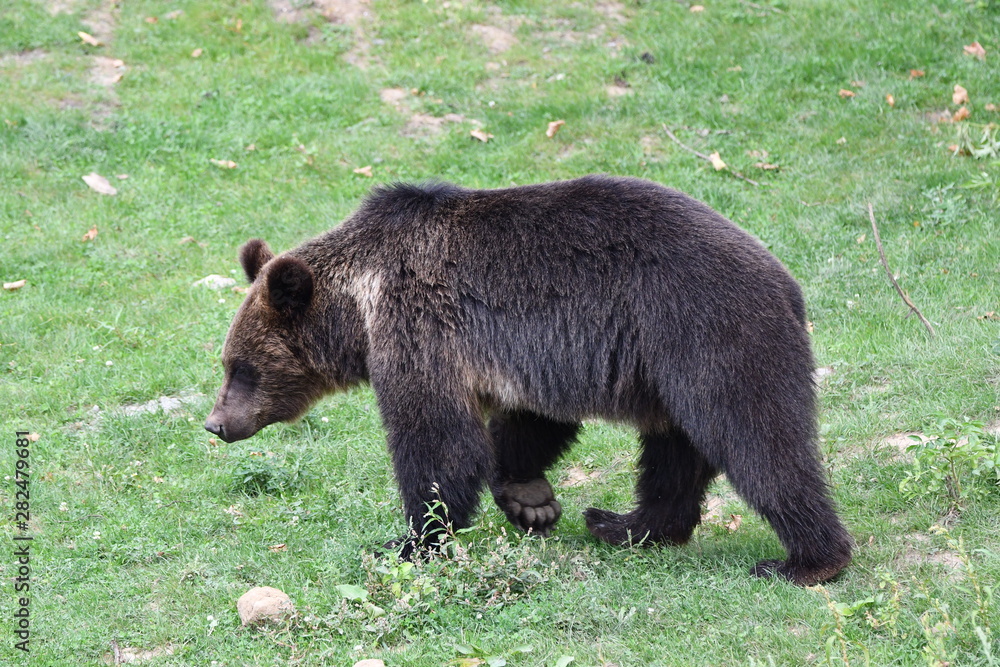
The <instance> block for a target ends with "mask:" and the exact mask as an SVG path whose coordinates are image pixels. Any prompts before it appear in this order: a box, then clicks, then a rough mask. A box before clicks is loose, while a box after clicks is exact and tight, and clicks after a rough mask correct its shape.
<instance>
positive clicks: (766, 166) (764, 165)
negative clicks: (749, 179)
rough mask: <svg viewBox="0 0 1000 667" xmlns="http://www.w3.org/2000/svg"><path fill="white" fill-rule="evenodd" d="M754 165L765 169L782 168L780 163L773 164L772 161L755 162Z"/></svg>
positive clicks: (774, 169)
mask: <svg viewBox="0 0 1000 667" xmlns="http://www.w3.org/2000/svg"><path fill="white" fill-rule="evenodd" d="M753 166H755V167H757V168H758V169H763V170H764V171H776V170H778V169H781V167H779V166H778V165H776V164H771V163H770V162H755V163H754V165H753Z"/></svg>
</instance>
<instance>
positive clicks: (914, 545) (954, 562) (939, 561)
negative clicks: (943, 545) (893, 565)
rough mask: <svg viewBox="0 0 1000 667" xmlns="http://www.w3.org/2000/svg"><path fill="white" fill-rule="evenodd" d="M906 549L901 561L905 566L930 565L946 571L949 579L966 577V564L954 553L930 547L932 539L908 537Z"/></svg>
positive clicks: (918, 535) (900, 557)
mask: <svg viewBox="0 0 1000 667" xmlns="http://www.w3.org/2000/svg"><path fill="white" fill-rule="evenodd" d="M906 540H907V542H908V544H907V547H906V549H905V550H904V551H903V553H902V554H900V556H899V558H898V559H897V560H899V561H900V562H901V563H903V564H904V565H909V566H914V567H915V566H919V565H924V564H927V563H930V564H932V565H937V566H939V567H940V568H941V569H943V570H944V571H945V574H946V576H947V577H948V578H949V579H957V578H959V577H961V576H963V575H964V573H965V564H964V563H963V562H962V559H961V558H960V557H959V556H958V554H957V553H955V552H954V551H947V550H935V549H933V548H932V547H931V546H930V537H928V536H927V535H924V534H922V533H913V534H911V535H907V536H906Z"/></svg>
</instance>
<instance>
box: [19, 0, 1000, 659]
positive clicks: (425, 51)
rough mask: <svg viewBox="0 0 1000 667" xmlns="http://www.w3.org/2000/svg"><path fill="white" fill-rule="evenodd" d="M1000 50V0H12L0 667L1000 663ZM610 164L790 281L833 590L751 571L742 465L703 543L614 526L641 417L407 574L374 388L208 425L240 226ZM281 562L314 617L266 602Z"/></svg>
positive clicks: (296, 222) (278, 241) (281, 225)
mask: <svg viewBox="0 0 1000 667" xmlns="http://www.w3.org/2000/svg"><path fill="white" fill-rule="evenodd" d="M81 33H82V34H81ZM998 63H1000V3H998V2H996V0H979V1H973V0H941V1H939V2H936V3H932V2H929V1H923V0H869V1H867V2H861V1H860V0H841V1H833V0H784V1H782V0H774V1H768V0H759V1H758V2H748V1H747V0H705V1H704V2H703V4H702V5H689V4H688V3H687V2H670V1H667V0H627V1H626V2H617V1H615V0H601V1H600V2H571V1H569V0H508V1H501V2H492V3H491V2H485V1H482V2H481V1H477V0H450V1H439V0H423V1H421V2H418V1H416V0H385V1H382V0H378V1H376V0H370V1H368V2H364V1H361V0H315V1H314V2H309V1H308V0H307V1H305V2H297V1H296V0H270V1H269V0H174V1H167V0H128V1H118V2H115V1H113V0H5V1H4V3H3V8H0V121H2V122H0V182H2V186H0V234H2V240H3V243H2V245H0V280H2V282H3V283H5V287H4V289H3V290H2V291H0V369H2V370H0V373H2V374H0V406H2V408H0V442H2V443H3V446H2V447H0V451H2V452H3V454H2V455H0V466H2V472H0V476H2V477H3V478H4V480H3V482H2V483H0V500H2V506H3V507H4V508H5V511H4V513H3V518H2V519H0V525H2V529H3V534H4V544H5V546H4V549H5V550H6V554H7V555H5V556H4V557H2V558H0V573H2V575H3V579H4V582H5V583H4V585H3V587H2V589H0V617H2V618H3V619H4V621H3V623H2V624H0V637H2V639H3V641H2V643H0V662H2V663H4V664H28V658H29V657H30V664H32V665H81V664H109V663H114V662H115V651H116V650H117V651H118V654H119V656H120V658H119V661H123V660H124V659H126V658H129V657H131V658H134V659H135V660H136V661H139V662H142V663H143V664H150V665H220V666H221V665H225V666H230V667H235V666H242V665H276V664H294V665H353V664H354V663H355V662H356V661H359V660H361V659H364V658H378V659H381V660H383V661H384V662H385V664H386V665H389V666H390V667H392V666H394V665H396V666H398V665H408V666H409V665H413V666H417V667H423V666H428V667H430V666H441V665H457V666H460V667H471V666H472V665H476V664H489V665H500V664H504V662H506V664H508V665H512V666H514V665H544V666H552V665H560V666H561V667H565V665H568V664H572V665H574V666H575V665H602V666H607V665H617V666H619V667H631V666H638V665H677V666H691V665H810V664H829V665H843V664H851V665H865V664H872V665H942V666H943V665H949V664H950V665H997V664H1000V600H996V599H994V591H993V588H992V587H993V586H995V582H996V581H1000V518H998V517H1000V486H998V481H1000V477H998V473H997V471H996V468H990V467H989V466H990V464H991V463H993V464H1000V458H998V456H997V444H996V435H997V433H998V431H1000V390H998V383H1000V243H998V240H1000V225H998V210H1000V208H998V202H1000V141H998V130H997V125H996V123H1000V113H998V111H997V105H1000V65H998ZM963 109H964V111H963ZM555 121H564V124H562V125H558V126H552V127H553V129H554V130H555V133H554V134H552V133H551V132H550V133H549V134H552V136H549V135H548V134H547V133H546V130H547V129H548V128H549V127H550V123H553V122H555ZM477 135H478V136H477ZM675 139H676V141H675ZM484 140H485V141H484ZM716 153H717V154H718V155H717V156H716V159H715V165H714V166H713V162H712V161H711V160H709V159H706V158H708V157H710V156H712V155H713V154H716ZM720 161H721V162H722V163H724V164H725V167H724V168H720V169H716V168H715V167H716V166H720V167H721V166H722V165H721V164H720ZM594 172H603V173H609V174H618V175H632V176H639V177H643V178H648V179H651V180H654V181H657V182H660V183H663V184H666V185H669V186H671V187H675V188H677V189H680V190H683V191H685V192H687V193H689V194H691V195H692V196H695V197H697V198H699V199H701V200H703V201H705V202H707V203H708V204H710V205H711V206H713V207H714V208H716V209H717V210H719V211H720V212H722V213H723V214H724V215H726V216H727V217H729V218H730V219H732V220H733V221H735V222H736V223H738V224H739V225H741V226H742V227H744V228H745V229H747V230H748V231H750V232H751V233H753V234H754V235H755V236H757V237H758V238H759V239H761V241H763V243H764V244H765V245H767V246H768V247H769V248H770V249H771V250H772V252H774V253H775V254H776V255H777V256H778V257H779V258H780V259H781V260H782V261H783V262H784V263H785V264H786V266H788V268H789V269H790V270H791V272H792V273H793V274H794V275H795V276H796V278H797V279H798V280H799V281H800V283H801V284H802V286H803V289H804V291H805V295H806V300H807V303H808V307H809V319H810V321H811V324H812V338H813V344H814V349H815V353H816V357H817V363H818V366H819V367H820V369H821V371H820V373H819V375H818V378H819V380H818V382H819V391H820V397H821V402H822V412H821V423H820V433H821V442H820V447H821V451H822V454H823V463H824V466H825V468H826V469H827V470H828V472H829V478H830V483H831V487H832V490H833V494H834V497H835V498H836V500H837V503H838V506H839V509H840V512H841V514H842V516H843V518H844V520H845V523H846V524H847V526H848V528H849V530H850V531H851V533H852V535H853V536H854V538H855V539H856V541H857V548H856V554H855V560H854V562H853V564H852V565H851V566H850V567H849V568H848V569H846V570H845V571H844V572H843V573H842V574H841V575H840V576H839V577H838V578H837V579H836V580H834V581H833V582H831V583H829V584H827V585H826V586H824V587H821V588H814V589H802V588H797V587H795V586H792V585H790V584H787V583H783V582H779V581H768V580H757V579H754V578H752V577H751V576H750V575H749V569H750V567H751V566H752V565H753V564H754V563H755V562H756V561H757V560H759V559H761V558H764V557H768V558H771V557H779V556H780V555H781V553H782V552H781V548H780V545H779V544H778V541H777V539H776V537H775V536H774V533H773V531H772V530H771V529H770V527H769V526H768V525H767V524H766V523H765V522H764V521H763V520H762V519H760V517H758V516H757V515H755V514H754V513H753V512H752V511H751V510H750V509H749V508H748V507H746V505H744V504H743V502H742V501H741V500H740V499H739V498H738V497H737V496H736V495H735V494H734V493H733V492H732V490H731V489H730V488H729V487H728V486H727V484H726V483H725V482H724V481H720V482H718V483H717V484H716V485H715V486H714V487H713V488H712V493H711V496H710V498H709V501H708V503H707V506H706V508H705V512H706V514H705V517H704V519H703V523H702V525H701V526H700V527H699V529H698V530H697V531H696V534H695V538H694V539H693V540H692V542H691V543H690V544H688V545H686V546H684V547H681V548H651V549H640V548H637V549H620V548H612V547H609V546H606V545H603V544H600V543H598V542H596V540H594V539H593V538H592V537H591V536H590V535H589V533H588V532H587V530H586V528H585V526H584V522H583V519H582V516H581V514H580V512H581V511H582V510H583V509H584V508H586V507H588V506H592V505H593V506H598V507H609V508H620V509H625V508H627V507H628V506H629V503H630V502H631V500H632V484H633V480H634V455H635V451H636V447H635V434H634V433H633V432H631V431H630V430H629V429H627V428H625V427H622V426H619V425H613V424H603V423H588V424H587V425H586V426H585V429H584V432H583V435H582V437H581V439H580V442H579V444H578V445H577V446H576V447H575V448H574V449H573V450H572V451H571V452H570V454H569V455H568V456H567V457H566V458H565V459H564V460H563V461H562V462H561V463H560V464H559V465H558V467H557V469H556V470H554V471H553V474H552V476H551V477H552V481H553V483H554V484H555V485H556V487H557V492H558V495H559V497H560V501H561V502H562V505H563V507H564V508H565V514H564V517H563V519H562V521H561V522H560V525H559V527H558V528H557V530H556V531H555V532H554V533H553V535H552V536H551V537H549V538H545V539H542V538H537V537H527V538H526V537H523V536H521V535H520V534H517V533H515V531H514V530H513V529H512V528H511V527H510V526H509V525H508V524H507V523H506V522H505V520H504V517H503V515H502V513H500V512H499V510H497V509H496V508H495V507H494V506H493V504H492V503H491V502H486V499H485V498H484V503H483V509H482V512H481V514H480V517H479V520H478V523H477V525H476V526H475V527H474V528H473V529H472V530H470V531H469V532H466V533H463V534H460V535H458V536H456V537H455V541H454V542H453V544H452V548H451V557H450V558H435V559H431V560H430V561H427V562H423V563H418V564H416V565H415V566H412V567H411V566H408V565H405V564H400V563H398V562H395V561H394V560H392V559H391V558H389V559H376V558H374V557H373V556H372V555H371V554H372V547H373V546H374V545H377V544H381V543H382V542H384V541H386V540H388V539H390V538H394V537H397V536H398V534H399V533H400V531H401V529H402V521H403V520H402V512H401V507H400V500H399V495H398V492H397V490H396V488H395V484H394V480H393V478H392V474H391V469H390V464H389V457H388V454H387V453H386V451H385V448H384V433H383V431H382V430H381V425H380V422H379V418H378V411H377V408H376V405H375V401H374V397H373V395H372V393H371V392H370V391H369V390H368V389H360V390H356V391H353V392H350V393H345V394H340V395H337V396H333V397H330V398H328V399H325V400H323V401H322V402H321V403H319V404H318V405H317V406H316V407H315V408H314V409H313V410H312V411H311V412H310V413H309V414H308V415H307V416H306V417H305V418H304V419H302V420H301V421H300V422H298V423H296V424H290V425H278V426H272V427H269V428H268V429H266V430H265V431H263V432H261V433H260V434H258V435H257V436H255V437H254V438H252V439H250V440H247V441H243V442H240V443H235V444H231V445H227V444H225V443H223V442H221V441H218V440H216V439H213V438H211V436H210V434H208V433H207V432H205V431H204V430H203V429H202V423H203V421H204V418H205V416H206V414H207V413H208V411H209V409H210V407H211V403H212V401H213V398H214V392H215V391H216V390H217V389H218V387H219V384H220V382H221V380H222V367H221V363H220V359H219V357H220V350H221V346H222V342H223V339H224V336H225V333H226V330H227V328H228V325H229V322H230V321H231V319H232V317H233V315H234V313H235V311H236V309H237V308H238V306H239V304H240V301H241V299H242V293H241V292H240V288H242V286H243V283H242V280H243V278H242V272H241V271H240V269H239V265H238V263H237V260H236V252H237V249H238V247H239V245H240V244H241V243H243V242H244V241H246V240H247V239H248V238H250V237H255V236H259V237H263V238H265V239H267V241H268V242H269V243H270V245H271V247H273V248H275V249H276V250H285V249H288V248H291V247H293V246H295V245H296V244H298V243H300V242H302V241H304V240H305V239H307V238H310V237H311V236H314V235H316V234H318V233H320V232H322V231H324V230H326V229H329V228H330V227H332V226H334V225H336V224H337V222H338V221H339V220H342V219H343V218H344V217H345V216H346V215H348V214H349V213H350V212H351V211H352V210H353V209H354V208H355V207H356V206H357V204H358V203H359V201H360V200H361V198H362V197H363V196H364V194H365V193H366V192H367V190H368V189H369V188H370V187H372V185H374V184H378V183H385V182H392V181H400V180H402V181H422V180H428V179H441V180H448V181H453V182H456V183H459V184H461V185H464V186H469V187H483V188H485V187H504V186H508V185H511V184H526V183H536V182H543V181H549V180H556V179H561V178H571V177H575V176H579V175H583V174H588V173H594ZM91 174H96V175H97V176H98V178H94V177H90V176H89V175H91ZM84 176H88V181H89V182H90V183H88V182H86V181H85V180H84V179H83V177H84ZM112 190H113V191H114V194H108V193H110V192H111V191H112ZM869 204H870V205H871V207H872V210H873V212H874V218H875V221H876V223H877V225H878V230H879V233H880V236H881V240H882V242H883V245H884V251H885V258H886V260H887V262H888V264H889V267H890V269H891V271H892V273H893V274H894V275H895V277H896V279H897V280H898V282H899V285H900V287H901V288H902V290H904V291H905V292H906V293H907V294H908V296H909V298H910V299H912V302H913V303H914V304H915V305H916V306H917V308H918V309H919V310H920V311H921V313H922V314H923V315H924V316H926V318H927V319H928V320H929V322H930V323H931V324H932V326H933V327H934V329H935V335H931V333H929V332H928V330H927V329H926V328H925V327H924V325H923V324H922V323H921V321H920V320H919V319H918V318H917V316H916V315H914V314H911V313H910V309H909V307H908V306H907V305H906V304H905V303H904V301H903V300H902V299H901V298H900V295H899V294H897V292H896V291H895V289H894V288H893V286H892V284H891V283H890V281H889V277H888V276H887V274H886V271H885V269H884V268H883V266H882V264H881V261H880V256H879V252H878V250H877V248H876V246H875V243H874V234H873V229H872V223H871V222H870V219H869V213H868V206H869ZM212 274H216V275H219V276H221V277H223V278H232V279H234V280H235V281H236V283H235V285H232V286H225V287H222V288H220V289H213V288H212V287H207V286H205V285H201V284H199V285H195V283H196V281H198V280H200V279H202V278H205V277H206V276H209V275H212ZM22 280H23V281H25V282H24V284H23V286H20V287H19V288H18V287H17V284H18V282H19V281H22ZM977 424H978V425H977ZM18 432H25V433H30V434H31V436H30V439H26V441H21V442H20V445H19V444H18V440H17V438H18V437H19V436H18V435H17V433H18ZM908 434H921V435H922V436H923V437H924V438H925V439H926V438H930V440H929V443H928V444H926V445H923V446H922V447H918V448H917V449H916V450H908V449H907V448H908V446H910V445H912V444H915V443H916V442H917V441H916V440H913V439H910V438H908V437H906V436H907V435H908ZM36 436H37V439H36ZM970 436H971V437H970ZM26 450H27V451H26ZM19 460H28V461H30V474H29V475H28V477H27V480H28V481H27V482H26V483H25V482H23V481H22V483H21V486H18V478H17V475H18V473H17V469H16V466H17V461H19ZM21 472H22V477H21V479H22V480H23V479H24V477H23V472H24V470H23V469H22V471H21ZM901 484H902V488H901ZM18 492H21V494H22V495H18ZM26 492H27V493H26ZM25 495H27V496H29V500H24V496H25ZM18 502H27V503H29V504H30V510H29V511H30V521H28V522H27V525H26V526H25V525H22V526H19V525H18V524H19V519H18V517H17V515H16V511H17V510H18V509H19V506H18V505H17V504H16V503H18ZM24 507H25V506H24V505H22V506H20V508H21V509H23V508H24ZM18 537H21V538H26V537H30V538H31V540H30V541H29V540H25V539H21V540H16V538H18ZM24 545H30V547H29V548H28V551H29V552H30V565H29V567H30V579H28V582H27V583H29V584H30V590H28V591H27V592H25V591H23V590H22V591H21V592H16V591H15V585H16V584H17V577H18V576H19V572H21V570H20V568H21V567H22V565H21V564H20V563H19V562H18V560H17V559H18V558H19V557H20V556H17V555H16V552H18V550H23V549H24ZM253 586H274V587H276V588H280V589H282V590H283V591H285V592H286V593H288V595H289V596H290V597H291V598H292V600H293V602H294V604H295V606H296V612H295V613H294V614H293V615H292V616H290V617H289V618H287V619H286V621H285V622H283V623H281V624H277V625H267V626H262V627H247V628H245V627H241V625H240V620H239V617H238V616H237V613H236V600H237V598H239V597H240V595H242V594H243V593H244V592H245V591H246V590H247V589H249V588H251V587H253ZM25 595H27V596H28V597H27V598H25V599H27V600H29V602H28V603H27V604H25V603H24V602H23V601H22V597H23V596H25ZM25 607H26V608H27V609H28V610H29V612H28V613H29V618H30V621H29V627H30V630H29V631H30V640H29V641H30V643H29V644H28V645H27V647H29V648H30V654H27V653H24V652H23V651H21V650H20V649H18V648H16V646H15V644H16V643H18V642H20V641H23V638H18V637H17V635H16V634H15V629H16V627H15V626H16V622H15V621H16V620H17V619H16V618H15V616H14V614H15V613H21V612H20V610H21V609H23V608H25ZM571 661H572V662H571Z"/></svg>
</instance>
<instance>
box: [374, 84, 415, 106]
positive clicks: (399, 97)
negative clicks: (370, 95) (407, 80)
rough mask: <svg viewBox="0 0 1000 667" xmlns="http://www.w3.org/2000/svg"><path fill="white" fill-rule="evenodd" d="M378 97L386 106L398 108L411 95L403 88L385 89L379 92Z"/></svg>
mask: <svg viewBox="0 0 1000 667" xmlns="http://www.w3.org/2000/svg"><path fill="white" fill-rule="evenodd" d="M378 96H379V99H381V100H382V101H383V102H385V103H386V104H391V105H392V106H394V107H398V106H399V105H400V104H402V103H403V101H404V100H405V99H407V98H408V97H409V96H410V94H409V93H408V92H406V91H405V90H404V89H402V88H383V89H382V90H380V91H379V93H378Z"/></svg>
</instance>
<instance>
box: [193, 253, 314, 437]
mask: <svg viewBox="0 0 1000 667" xmlns="http://www.w3.org/2000/svg"><path fill="white" fill-rule="evenodd" d="M240 263H241V264H242V265H243V270H244V271H245V272H246V275H247V279H248V280H249V281H250V283H251V285H250V289H249V291H248V292H247V297H246V300H245V301H244V302H243V304H242V305H241V306H240V309H239V311H238V312H237V313H236V318H235V319H234V320H233V324H232V326H231V327H230V329H229V334H228V335H227V336H226V342H225V345H224V347H223V350H222V363H223V366H224V367H225V371H226V377H225V380H224V382H223V384H222V388H221V389H220V390H219V396H218V398H217V399H216V401H215V407H214V408H213V409H212V412H211V414H210V415H209V416H208V419H207V420H206V422H205V428H206V429H207V430H208V431H210V432H212V433H214V434H216V435H217V436H219V437H220V438H222V439H223V440H225V441H226V442H235V441H236V440H243V439H245V438H249V437H250V436H252V435H253V434H255V433H256V432H257V431H259V430H260V429H262V428H264V427H265V426H267V425H268V424H273V423H275V422H279V421H289V420H293V419H296V418H298V417H300V416H301V415H302V414H303V413H305V411H306V410H307V409H309V406H310V405H312V403H314V402H315V401H316V400H317V399H318V398H319V397H320V396H322V395H323V394H324V393H326V392H327V391H329V390H331V389H332V388H333V387H331V386H330V382H329V381H328V380H327V379H326V378H325V377H324V374H323V373H322V372H320V370H319V368H318V367H317V363H316V357H315V353H314V348H315V346H314V345H312V344H311V343H310V341H311V340H313V339H314V338H315V332H316V330H317V328H318V323H317V321H318V319H319V316H318V314H317V311H318V310H319V309H317V308H316V307H315V305H314V301H315V291H316V285H315V280H314V277H313V271H312V269H311V268H310V267H309V265H308V264H306V263H305V262H304V261H303V260H302V259H300V258H298V257H295V256H292V255H281V256H279V257H275V256H274V253H272V252H271V250H270V249H269V248H268V247H267V244H266V243H264V242H263V241H261V240H259V239H254V240H251V241H249V242H248V243H247V244H246V245H244V246H243V247H242V248H241V249H240Z"/></svg>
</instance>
